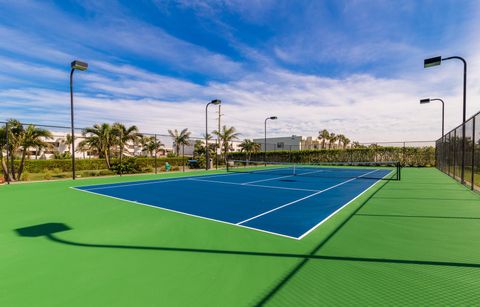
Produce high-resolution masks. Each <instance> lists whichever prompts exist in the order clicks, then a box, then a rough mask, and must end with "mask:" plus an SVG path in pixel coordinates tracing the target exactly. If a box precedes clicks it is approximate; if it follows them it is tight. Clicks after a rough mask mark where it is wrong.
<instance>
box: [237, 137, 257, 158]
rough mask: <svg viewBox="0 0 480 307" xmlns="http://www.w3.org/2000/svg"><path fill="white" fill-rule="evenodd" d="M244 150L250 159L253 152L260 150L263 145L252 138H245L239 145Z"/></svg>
mask: <svg viewBox="0 0 480 307" xmlns="http://www.w3.org/2000/svg"><path fill="white" fill-rule="evenodd" d="M238 146H239V147H240V149H241V151H242V152H245V153H246V154H247V160H250V158H251V156H252V153H254V152H257V151H259V150H260V148H261V145H260V144H258V143H255V142H253V141H252V140H249V139H245V140H243V142H241V143H240V144H239V145H238Z"/></svg>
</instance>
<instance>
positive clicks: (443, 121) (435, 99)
mask: <svg viewBox="0 0 480 307" xmlns="http://www.w3.org/2000/svg"><path fill="white" fill-rule="evenodd" d="M431 101H440V102H441V103H442V137H443V135H444V134H445V103H444V102H443V100H442V99H440V98H434V99H430V98H425V99H421V100H420V104H426V103H430V102H431Z"/></svg>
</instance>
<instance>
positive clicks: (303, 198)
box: [237, 169, 379, 225]
mask: <svg viewBox="0 0 480 307" xmlns="http://www.w3.org/2000/svg"><path fill="white" fill-rule="evenodd" d="M377 171H379V170H378V169H377V170H374V171H371V172H368V173H365V174H363V175H361V176H358V177H356V178H352V179H349V180H346V181H343V182H340V183H338V184H336V185H334V186H331V187H329V188H326V189H324V190H321V191H318V192H316V193H313V194H310V195H307V196H305V197H302V198H299V199H297V200H294V201H292V202H289V203H287V204H285V205H281V206H279V207H276V208H273V209H271V210H268V211H265V212H263V213H260V214H258V215H255V216H253V217H251V218H248V219H246V220H244V221H241V222H239V223H237V225H241V224H243V223H246V222H249V221H251V220H254V219H256V218H259V217H261V216H264V215H266V214H269V213H272V212H274V211H277V210H279V209H282V208H285V207H287V206H290V205H293V204H296V203H298V202H301V201H303V200H305V199H308V198H310V197H313V196H315V195H318V194H321V193H323V192H326V191H329V190H331V189H334V188H336V187H339V186H341V185H344V184H346V183H349V182H351V181H354V180H357V179H358V178H361V177H363V176H366V175H369V174H371V173H374V172H377Z"/></svg>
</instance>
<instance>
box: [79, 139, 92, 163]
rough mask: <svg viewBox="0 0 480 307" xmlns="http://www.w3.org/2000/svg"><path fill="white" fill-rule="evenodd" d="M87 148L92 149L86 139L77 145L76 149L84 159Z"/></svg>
mask: <svg viewBox="0 0 480 307" xmlns="http://www.w3.org/2000/svg"><path fill="white" fill-rule="evenodd" d="M89 150H92V148H91V147H90V146H89V144H88V142H87V140H83V141H81V142H80V143H78V145H77V151H78V152H80V153H82V155H83V158H84V159H85V153H86V152H88V151H89Z"/></svg>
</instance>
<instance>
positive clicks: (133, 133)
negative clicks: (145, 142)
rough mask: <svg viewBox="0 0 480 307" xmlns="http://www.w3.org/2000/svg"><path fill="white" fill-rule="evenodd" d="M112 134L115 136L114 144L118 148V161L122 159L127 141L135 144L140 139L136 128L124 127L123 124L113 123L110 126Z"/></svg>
mask: <svg viewBox="0 0 480 307" xmlns="http://www.w3.org/2000/svg"><path fill="white" fill-rule="evenodd" d="M112 133H113V135H114V136H115V144H116V145H118V146H119V148H120V150H119V155H120V159H121V158H122V157H123V151H124V150H125V146H126V145H127V143H128V141H132V142H134V143H135V142H136V141H137V139H138V138H139V137H140V135H139V133H138V128H137V126H135V125H134V126H130V127H128V128H127V127H125V125H124V124H121V123H114V124H113V125H112Z"/></svg>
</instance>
